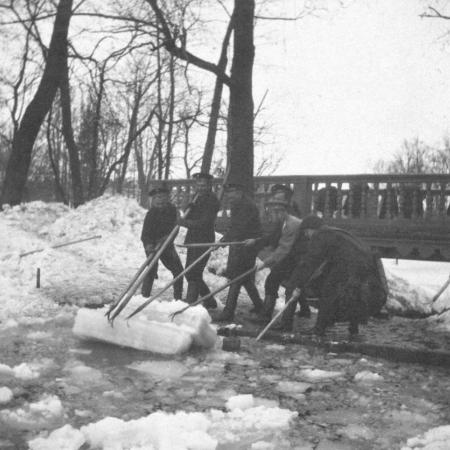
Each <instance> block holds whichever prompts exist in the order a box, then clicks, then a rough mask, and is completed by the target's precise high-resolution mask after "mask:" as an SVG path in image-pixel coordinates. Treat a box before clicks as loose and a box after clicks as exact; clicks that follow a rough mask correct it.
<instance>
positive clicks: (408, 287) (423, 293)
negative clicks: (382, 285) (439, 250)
mask: <svg viewBox="0 0 450 450" xmlns="http://www.w3.org/2000/svg"><path fill="white" fill-rule="evenodd" d="M383 265H384V268H385V271H386V277H387V279H388V284H389V289H390V296H389V299H388V302H387V305H386V307H387V309H388V310H389V311H391V312H393V313H395V314H399V315H406V316H408V315H409V316H429V315H431V314H442V313H444V312H445V311H446V310H447V311H448V310H450V287H449V288H447V289H446V290H445V291H444V292H443V293H442V294H441V295H440V297H439V298H438V300H436V301H435V302H434V303H433V298H434V296H435V295H436V294H437V293H438V291H439V290H440V289H441V287H442V286H443V285H444V284H445V282H446V281H447V280H448V277H449V273H450V264H449V263H439V262H429V261H405V260H400V261H399V262H398V264H396V263H395V262H394V260H388V259H385V260H383Z"/></svg>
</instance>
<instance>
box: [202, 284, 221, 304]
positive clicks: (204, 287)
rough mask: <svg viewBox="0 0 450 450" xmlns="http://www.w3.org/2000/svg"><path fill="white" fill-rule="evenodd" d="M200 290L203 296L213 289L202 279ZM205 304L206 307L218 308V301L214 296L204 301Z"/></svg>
mask: <svg viewBox="0 0 450 450" xmlns="http://www.w3.org/2000/svg"><path fill="white" fill-rule="evenodd" d="M199 292H200V295H201V296H202V297H204V296H205V295H208V294H210V293H211V291H210V290H209V287H208V286H207V285H206V283H205V282H204V281H202V282H201V283H200V285H199ZM203 306H204V307H205V308H206V309H216V308H217V301H216V299H215V298H214V297H212V296H211V297H209V298H207V299H206V300H205V301H204V302H203Z"/></svg>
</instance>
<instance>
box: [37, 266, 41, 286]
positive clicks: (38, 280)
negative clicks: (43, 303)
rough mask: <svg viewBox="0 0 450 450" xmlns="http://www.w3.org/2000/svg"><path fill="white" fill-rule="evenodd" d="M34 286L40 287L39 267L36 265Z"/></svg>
mask: <svg viewBox="0 0 450 450" xmlns="http://www.w3.org/2000/svg"><path fill="white" fill-rule="evenodd" d="M36 287H37V288H38V289H39V288H40V287H41V268H40V267H38V268H37V270H36Z"/></svg>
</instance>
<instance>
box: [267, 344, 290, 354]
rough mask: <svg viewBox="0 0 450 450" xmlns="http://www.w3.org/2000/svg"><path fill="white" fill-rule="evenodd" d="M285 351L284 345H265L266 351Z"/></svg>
mask: <svg viewBox="0 0 450 450" xmlns="http://www.w3.org/2000/svg"><path fill="white" fill-rule="evenodd" d="M285 349H286V347H285V346H284V345H280V344H269V345H266V350H272V351H275V352H278V351H283V350H285Z"/></svg>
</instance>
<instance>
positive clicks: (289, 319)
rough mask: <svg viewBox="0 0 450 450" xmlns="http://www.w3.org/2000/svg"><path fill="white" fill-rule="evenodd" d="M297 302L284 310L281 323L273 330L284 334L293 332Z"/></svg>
mask: <svg viewBox="0 0 450 450" xmlns="http://www.w3.org/2000/svg"><path fill="white" fill-rule="evenodd" d="M296 306H297V302H291V304H290V305H289V306H288V307H287V308H286V309H285V310H284V312H283V314H282V315H281V320H280V323H278V324H276V325H274V326H273V327H272V329H273V330H276V331H282V332H284V333H290V332H292V329H293V326H294V313H295V308H296Z"/></svg>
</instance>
